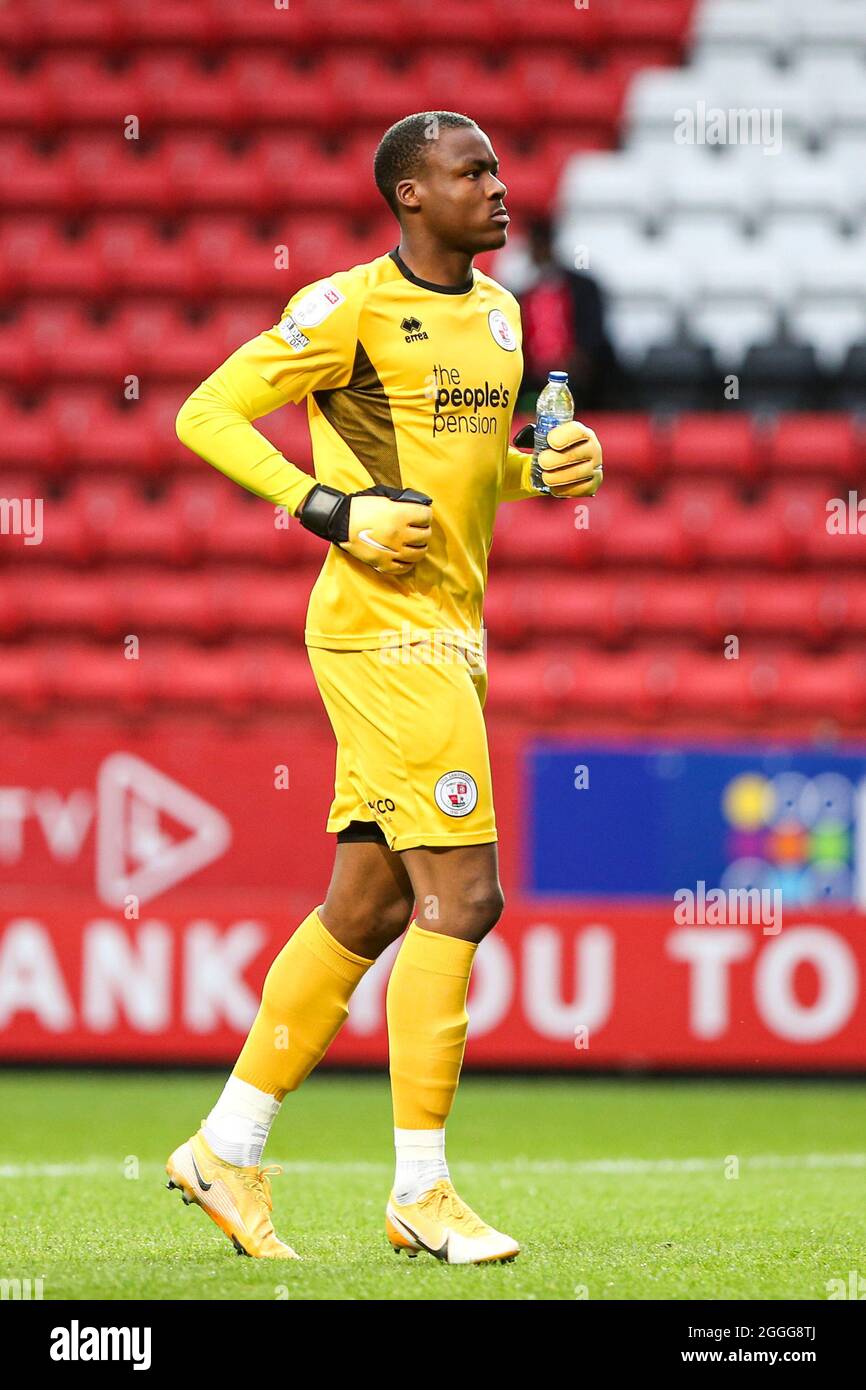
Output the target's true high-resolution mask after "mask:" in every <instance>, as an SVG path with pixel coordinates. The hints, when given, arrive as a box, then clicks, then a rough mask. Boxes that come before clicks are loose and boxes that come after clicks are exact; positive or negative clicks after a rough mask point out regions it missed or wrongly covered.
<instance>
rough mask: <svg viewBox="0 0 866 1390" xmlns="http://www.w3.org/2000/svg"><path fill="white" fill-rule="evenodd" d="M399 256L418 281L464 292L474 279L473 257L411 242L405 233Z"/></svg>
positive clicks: (398, 249)
mask: <svg viewBox="0 0 866 1390" xmlns="http://www.w3.org/2000/svg"><path fill="white" fill-rule="evenodd" d="M397 253H398V255H399V256H400V259H401V260H402V262H403V264H404V265H405V266H407V267H408V269H409V270H411V272H412V274H413V275H415V276H416V277H417V278H418V279H419V280H426V281H427V282H428V283H429V284H432V285H441V286H442V288H443V289H463V288H464V287H465V286H466V285H467V284H469V283H471V280H472V256H470V255H468V254H467V253H466V252H465V251H454V250H451V249H450V248H448V247H443V246H430V245H425V244H424V243H423V242H419V241H417V240H411V241H410V240H409V239H408V238H407V237H406V234H405V232H404V233H403V235H402V236H401V238H400V244H399V246H398V247H397Z"/></svg>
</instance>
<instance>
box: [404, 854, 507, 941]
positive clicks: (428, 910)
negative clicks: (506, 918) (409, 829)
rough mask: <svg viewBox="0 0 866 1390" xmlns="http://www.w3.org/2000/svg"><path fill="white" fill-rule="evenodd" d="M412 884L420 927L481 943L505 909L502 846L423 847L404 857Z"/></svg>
mask: <svg viewBox="0 0 866 1390" xmlns="http://www.w3.org/2000/svg"><path fill="white" fill-rule="evenodd" d="M400 857H401V858H402V860H403V863H404V864H405V866H406V870H407V873H408V875H409V878H410V880H411V882H412V887H413V890H414V893H415V900H416V902H417V905H418V913H417V921H418V924H419V926H422V927H424V928H426V929H427V930H429V931H441V932H444V933H445V934H446V935H448V936H458V937H461V938H462V939H463V940H466V941H480V940H482V939H483V937H484V936H485V935H486V934H487V932H488V931H490V930H491V929H492V928H493V927H494V926H495V925H496V923H497V921H498V920H499V917H500V916H501V913H502V908H503V906H504V902H505V899H504V895H503V892H502V885H501V883H500V881H499V855H498V847H497V845H496V843H493V844H483V845H454V846H451V847H449V846H419V847H418V848H415V849H406V850H403V851H402V853H401V856H400Z"/></svg>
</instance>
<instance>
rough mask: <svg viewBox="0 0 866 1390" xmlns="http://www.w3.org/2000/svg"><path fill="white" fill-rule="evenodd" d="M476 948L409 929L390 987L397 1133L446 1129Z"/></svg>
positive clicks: (388, 1003) (390, 1041)
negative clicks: (444, 1126) (398, 1131)
mask: <svg viewBox="0 0 866 1390" xmlns="http://www.w3.org/2000/svg"><path fill="white" fill-rule="evenodd" d="M477 949H478V946H477V944H476V943H475V942H472V941H460V940H458V938H457V937H455V936H444V935H443V934H442V933H441V932H433V931H427V930H426V929H425V928H424V927H419V926H418V924H417V922H411V923H410V925H409V930H408V931H407V933H406V936H405V938H404V941H403V945H402V946H401V947H400V950H399V951H398V953H397V959H396V961H395V962H394V968H393V969H392V971H391V978H390V980H389V981H388V993H387V997H386V1011H387V1015H388V1044H389V1049H390V1061H391V1097H392V1101H393V1105H394V1125H395V1127H396V1128H398V1129H441V1128H442V1126H443V1125H444V1124H445V1121H446V1119H447V1118H448V1115H449V1112H450V1110H451V1106H452V1104H453V1102H454V1096H455V1093H456V1091H457V1082H458V1081H459V1079H460V1068H461V1066H462V1064H463V1052H464V1049H465V1047H466V1030H467V1028H468V1026H469V1015H468V1014H467V1012H466V994H467V991H468V989H469V973H470V971H471V969H472V961H473V959H474V956H475V952H476V951H477Z"/></svg>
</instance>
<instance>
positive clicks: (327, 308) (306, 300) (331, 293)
mask: <svg viewBox="0 0 866 1390" xmlns="http://www.w3.org/2000/svg"><path fill="white" fill-rule="evenodd" d="M345 298H346V296H345V295H344V294H342V293H341V291H340V290H338V289H337V286H336V285H335V284H334V283H333V281H331V280H322V281H321V282H320V283H319V284H318V285H316V286H314V288H313V289H311V290H310V291H309V292H308V293H307V294H305V295H303V296H302V297H301V298H300V299H299V300H298V302H297V304H294V305H293V306H292V318H293V319H294V321H295V323H296V324H300V325H301V327H302V328H314V327H315V325H316V324H317V323H324V321H325V319H326V318H327V317H328V315H329V314H332V313H333V312H334V310H335V309H336V307H337V305H338V304H342V303H343V300H344V299H345Z"/></svg>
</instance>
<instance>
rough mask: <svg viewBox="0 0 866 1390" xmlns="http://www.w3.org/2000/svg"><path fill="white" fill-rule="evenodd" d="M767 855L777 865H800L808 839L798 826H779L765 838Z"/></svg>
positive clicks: (804, 856) (804, 855) (806, 848)
mask: <svg viewBox="0 0 866 1390" xmlns="http://www.w3.org/2000/svg"><path fill="white" fill-rule="evenodd" d="M767 842H768V843H767V854H768V856H769V857H770V858H771V859H775V860H776V862H777V863H778V864H802V863H803V861H804V860H805V858H806V852H807V850H808V847H809V837H808V835H807V833H806V831H805V830H803V829H802V827H801V826H799V825H791V824H790V823H789V824H788V825H780V826H778V827H777V829H775V830H773V831H772V832H771V833H770V834H769V835H768V836H767Z"/></svg>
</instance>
